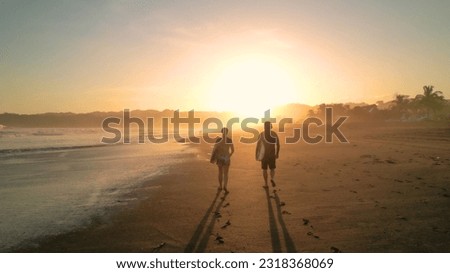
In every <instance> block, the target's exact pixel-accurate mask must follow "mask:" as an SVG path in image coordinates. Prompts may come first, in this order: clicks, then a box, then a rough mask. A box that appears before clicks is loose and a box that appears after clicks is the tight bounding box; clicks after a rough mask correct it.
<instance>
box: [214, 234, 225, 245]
mask: <svg viewBox="0 0 450 273" xmlns="http://www.w3.org/2000/svg"><path fill="white" fill-rule="evenodd" d="M215 241H216V242H218V243H219V244H223V243H225V241H224V240H223V237H222V236H220V235H219V234H218V233H217V235H216V239H215Z"/></svg>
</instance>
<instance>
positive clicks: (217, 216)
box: [214, 211, 222, 218]
mask: <svg viewBox="0 0 450 273" xmlns="http://www.w3.org/2000/svg"><path fill="white" fill-rule="evenodd" d="M214 216H215V217H216V218H221V217H222V214H220V212H218V211H216V212H214Z"/></svg>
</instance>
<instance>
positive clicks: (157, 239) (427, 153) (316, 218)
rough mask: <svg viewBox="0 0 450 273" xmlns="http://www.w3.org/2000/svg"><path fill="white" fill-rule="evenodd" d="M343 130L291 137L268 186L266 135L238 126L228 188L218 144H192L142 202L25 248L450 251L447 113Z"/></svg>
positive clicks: (141, 194) (147, 188) (146, 187)
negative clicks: (258, 147)
mask: <svg viewBox="0 0 450 273" xmlns="http://www.w3.org/2000/svg"><path fill="white" fill-rule="evenodd" d="M343 132H344V134H345V135H346V136H347V137H348V139H349V143H347V144H342V143H333V144H325V143H320V144H316V145H310V144H306V143H304V142H301V143H298V144H291V145H287V144H286V145H282V146H281V151H280V159H279V160H278V161H277V173H276V179H275V181H276V186H275V187H272V186H270V187H269V189H264V188H263V187H262V186H263V179H262V175H261V170H260V163H259V162H257V161H255V159H254V149H255V146H254V145H245V144H239V143H237V136H236V135H235V136H234V139H235V142H236V143H235V148H236V153H235V154H234V155H233V157H232V160H231V167H230V181H229V190H230V193H229V194H228V195H224V193H223V192H217V186H218V182H217V178H216V176H217V167H216V166H215V165H213V164H211V163H209V155H208V153H209V152H210V151H211V147H210V145H208V144H203V145H190V146H189V148H188V149H194V150H195V152H194V153H188V154H187V155H186V157H185V160H184V161H183V162H182V163H179V164H175V165H173V166H171V167H170V168H169V169H168V171H167V174H165V175H162V176H158V177H157V178H155V179H151V180H149V181H148V182H146V183H144V184H143V185H142V186H141V187H139V188H136V190H135V191H133V192H131V193H129V194H128V195H130V196H128V197H130V198H131V197H132V198H136V200H137V201H136V202H133V203H130V204H129V205H128V206H125V207H123V206H122V207H118V208H114V210H111V211H109V212H108V213H106V214H105V215H104V216H103V217H99V218H98V219H93V221H92V224H90V225H88V226H86V227H84V228H81V229H78V230H75V231H72V232H69V233H65V234H61V235H57V236H52V237H47V238H42V239H41V240H38V241H34V242H28V244H26V245H23V246H21V247H20V248H18V249H15V250H14V251H17V252H450V221H448V219H450V172H449V170H450V157H449V155H450V128H449V127H448V124H445V123H442V124H419V123H417V124H388V123H386V124H371V125H362V124H348V125H347V126H346V127H344V129H343ZM280 136H282V134H280ZM124 198H125V197H124ZM118 202H120V200H118Z"/></svg>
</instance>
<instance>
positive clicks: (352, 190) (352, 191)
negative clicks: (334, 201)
mask: <svg viewBox="0 0 450 273" xmlns="http://www.w3.org/2000/svg"><path fill="white" fill-rule="evenodd" d="M350 192H352V193H358V192H357V191H353V190H351V191H350Z"/></svg>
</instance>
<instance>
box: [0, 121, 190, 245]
mask: <svg viewBox="0 0 450 273" xmlns="http://www.w3.org/2000/svg"><path fill="white" fill-rule="evenodd" d="M101 137H102V132H101V131H98V130H94V129H5V128H3V129H1V130H0V234H1V237H0V251H1V252H5V251H9V250H10V249H12V248H14V247H16V246H19V245H23V244H24V243H27V242H32V241H33V240H35V239H38V238H42V237H44V236H48V235H56V234H60V233H63V232H67V231H70V230H73V229H75V228H78V227H81V226H84V225H86V224H89V222H90V221H91V219H92V218H93V217H96V216H98V215H102V213H104V212H105V209H107V208H111V207H114V206H124V205H126V204H127V203H129V202H131V201H133V200H129V199H126V197H125V196H126V194H127V193H129V192H130V191H132V190H133V189H136V187H137V186H139V185H140V184H142V183H143V182H145V181H148V180H150V179H152V178H154V177H155V176H158V175H161V174H163V173H165V172H166V171H167V168H168V167H169V166H170V165H172V164H176V163H177V162H179V161H181V160H183V155H184V154H186V153H189V152H192V150H190V149H186V146H185V145H181V144H178V143H167V144H149V143H148V144H116V145H102V144H101V143H100V139H101Z"/></svg>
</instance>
